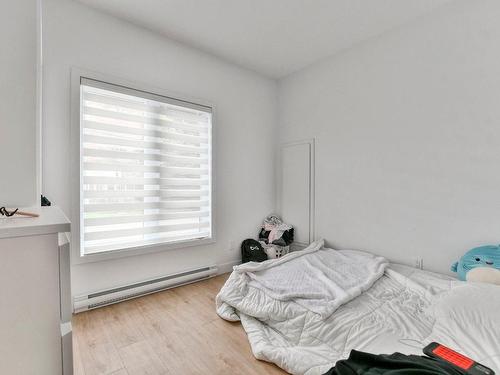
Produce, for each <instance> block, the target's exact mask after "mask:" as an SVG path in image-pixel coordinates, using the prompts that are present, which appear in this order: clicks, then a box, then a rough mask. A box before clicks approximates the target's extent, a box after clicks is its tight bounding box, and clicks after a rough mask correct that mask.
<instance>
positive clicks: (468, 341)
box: [239, 264, 500, 375]
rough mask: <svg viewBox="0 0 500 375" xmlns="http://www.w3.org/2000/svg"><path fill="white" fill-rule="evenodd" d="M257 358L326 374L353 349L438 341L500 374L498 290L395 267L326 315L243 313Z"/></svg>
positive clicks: (416, 346) (406, 347)
mask: <svg viewBox="0 0 500 375" xmlns="http://www.w3.org/2000/svg"><path fill="white" fill-rule="evenodd" d="M239 315H240V319H241V322H242V324H243V327H244V329H245V331H246V332H247V334H248V338H249V341H250V344H251V346H252V351H253V353H254V355H255V356H256V357H257V358H259V359H262V360H266V361H269V362H274V363H276V364H277V365H278V366H280V367H281V368H283V369H285V370H286V371H288V372H290V373H293V374H306V375H315V374H323V373H324V372H326V371H327V370H328V369H329V368H331V367H332V366H333V365H334V364H335V362H336V361H337V360H340V359H343V358H347V357H348V355H349V352H350V351H351V349H356V350H360V351H366V352H370V353H376V354H383V353H393V352H401V353H405V354H422V349H421V348H422V347H423V346H425V345H426V344H427V343H429V342H432V341H438V342H440V343H442V344H444V345H447V346H449V347H451V348H454V349H455V350H457V351H459V352H462V353H463V354H465V355H467V356H469V357H471V358H473V359H476V360H478V361H479V362H481V363H483V364H484V365H486V366H489V367H491V368H492V369H494V370H495V371H496V373H498V374H500V287H499V286H494V285H488V284H472V283H465V282H460V281H457V280H456V279H453V278H451V277H448V276H444V275H439V274H435V273H431V272H426V271H421V270H417V269H414V268H411V267H406V266H401V265H395V264H391V265H390V267H389V268H388V269H387V270H386V272H385V274H384V276H382V277H381V278H380V279H379V280H378V281H377V282H376V283H375V284H374V285H373V286H372V287H371V288H370V289H369V290H368V291H366V292H364V293H363V294H362V295H360V296H359V297H357V298H355V299H354V300H352V301H350V302H348V303H347V304H345V305H343V306H341V307H340V308H339V309H338V310H337V311H336V312H335V313H334V314H332V315H331V316H330V317H329V318H328V319H326V320H324V319H320V318H318V317H317V315H315V314H311V313H304V314H303V315H300V316H296V317H294V319H293V320H292V321H287V320H285V321H273V320H272V319H267V320H265V321H262V320H257V319H255V318H253V317H251V316H247V315H245V314H239Z"/></svg>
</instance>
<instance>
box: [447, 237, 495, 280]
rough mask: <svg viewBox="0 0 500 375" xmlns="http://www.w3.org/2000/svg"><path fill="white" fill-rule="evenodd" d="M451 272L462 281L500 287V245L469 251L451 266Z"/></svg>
mask: <svg viewBox="0 0 500 375" xmlns="http://www.w3.org/2000/svg"><path fill="white" fill-rule="evenodd" d="M451 270H452V271H453V272H456V273H457V276H458V278H459V279H460V280H463V281H476V282H483V283H492V284H498V285H500V245H499V246H481V247H476V248H474V249H472V250H469V251H468V252H466V253H465V254H464V255H463V256H462V258H460V260H459V261H458V262H455V264H453V266H451Z"/></svg>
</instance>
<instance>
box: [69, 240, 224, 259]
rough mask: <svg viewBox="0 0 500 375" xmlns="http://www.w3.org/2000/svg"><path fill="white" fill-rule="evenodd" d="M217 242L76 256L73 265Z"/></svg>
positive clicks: (196, 242)
mask: <svg viewBox="0 0 500 375" xmlns="http://www.w3.org/2000/svg"><path fill="white" fill-rule="evenodd" d="M215 242H216V241H215V238H214V237H212V238H205V239H201V240H199V239H194V240H186V241H179V242H174V243H159V244H153V245H145V246H138V247H133V248H128V249H122V250H113V251H104V252H100V253H95V254H88V255H80V254H75V257H74V258H73V264H85V263H95V262H102V261H106V260H113V259H120V258H126V257H130V256H138V255H146V254H152V253H159V252H163V251H169V250H175V249H183V248H187V247H196V246H202V245H209V244H213V243H215Z"/></svg>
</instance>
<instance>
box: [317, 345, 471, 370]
mask: <svg viewBox="0 0 500 375" xmlns="http://www.w3.org/2000/svg"><path fill="white" fill-rule="evenodd" d="M362 374H363V375H381V374H385V375H465V374H466V372H465V371H461V370H459V369H458V368H456V367H453V366H452V365H450V364H448V363H445V362H443V361H441V360H438V359H435V358H430V357H424V356H418V355H406V354H401V353H394V354H370V353H364V352H358V351H356V350H351V354H350V355H349V358H348V359H343V360H341V361H338V362H337V363H336V364H335V367H332V368H331V369H330V370H329V371H328V372H327V373H325V374H324V375H362Z"/></svg>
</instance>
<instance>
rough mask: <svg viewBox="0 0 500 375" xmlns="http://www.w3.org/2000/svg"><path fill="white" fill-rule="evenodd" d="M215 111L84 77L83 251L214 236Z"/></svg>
mask: <svg viewBox="0 0 500 375" xmlns="http://www.w3.org/2000/svg"><path fill="white" fill-rule="evenodd" d="M211 141H212V109H211V108H210V107H206V106H203V105H198V104H194V103H190V102H186V101H182V100H177V99H172V98H169V97H166V96H162V95H157V94H153V93H149V92H145V91H141V90H136V89H132V88H128V87H123V86H119V85H114V84H109V83H104V82H101V81H98V80H93V79H88V78H83V77H81V78H80V146H81V147H80V244H81V246H80V253H81V255H82V256H84V255H91V254H100V253H106V252H114V251H118V250H131V249H143V248H145V247H151V246H156V247H158V246H163V247H168V245H174V244H181V243H182V244H184V245H186V243H191V244H193V245H194V244H196V242H200V241H203V240H207V239H211V238H212V231H213V228H212V181H211V180H212V175H211V174H212V148H211V143H212V142H211Z"/></svg>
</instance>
